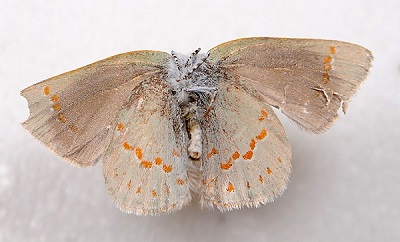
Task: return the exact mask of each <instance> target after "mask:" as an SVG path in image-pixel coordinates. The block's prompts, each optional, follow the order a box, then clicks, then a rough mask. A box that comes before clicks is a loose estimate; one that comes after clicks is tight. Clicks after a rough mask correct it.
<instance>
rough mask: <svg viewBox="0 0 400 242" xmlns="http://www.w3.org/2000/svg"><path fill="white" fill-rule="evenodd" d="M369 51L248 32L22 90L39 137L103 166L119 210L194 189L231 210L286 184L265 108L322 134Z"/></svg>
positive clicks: (282, 151)
mask: <svg viewBox="0 0 400 242" xmlns="http://www.w3.org/2000/svg"><path fill="white" fill-rule="evenodd" d="M372 59H373V57H372V55H371V52H370V51H369V50H367V49H365V48H363V47H361V46H358V45H355V44H350V43H346V42H341V41H333V40H317V39H286V38H264V37H260V38H243V39H237V40H233V41H229V42H226V43H223V44H220V45H218V46H216V47H214V48H212V49H211V50H210V51H208V52H207V53H201V52H200V49H197V50H195V51H194V52H193V53H192V54H191V55H184V54H180V53H176V52H171V54H168V53H165V52H160V51H147V50H146V51H133V52H127V53H123V54H119V55H115V56H112V57H109V58H107V59H104V60H100V61H97V62H95V63H93V64H90V65H87V66H84V67H81V68H79V69H76V70H73V71H70V72H67V73H64V74H61V75H59V76H55V77H52V78H50V79H47V80H44V81H42V82H39V83H37V84H35V85H33V86H30V87H28V88H26V89H24V90H23V91H22V92H21V95H22V96H23V97H25V98H26V99H27V100H28V105H29V110H30V116H29V118H28V119H27V120H26V121H25V122H24V123H23V127H25V129H27V130H28V131H29V132H30V133H31V134H32V135H33V136H34V137H35V138H37V139H38V140H39V141H40V142H42V143H43V144H44V145H46V146H47V147H48V148H49V149H50V150H52V151H53V152H54V153H55V154H57V155H58V156H60V157H61V158H63V159H65V160H66V161H68V162H69V163H71V164H72V165H75V166H77V167H88V166H94V165H95V164H96V163H97V162H98V161H99V160H102V162H103V174H104V178H105V184H106V187H107V190H108V192H109V194H110V197H111V198H112V200H113V201H114V202H115V204H116V206H117V207H118V208H120V209H121V210H123V211H125V212H128V213H134V214H136V215H158V214H168V213H172V212H175V211H178V210H180V209H181V208H182V207H183V206H185V205H187V204H188V203H189V202H190V201H191V198H192V196H193V195H195V194H197V195H198V196H199V197H200V205H201V207H202V208H214V207H216V208H218V209H219V210H221V211H230V210H233V209H239V208H242V207H258V206H260V205H261V204H265V203H268V202H271V201H273V200H274V199H275V198H277V197H278V196H280V195H281V194H282V193H283V192H284V190H285V189H286V187H287V184H288V181H289V175H290V172H291V148H290V145H289V142H288V138H287V135H286V133H285V130H284V128H283V127H282V125H281V123H280V121H279V119H278V118H277V116H276V115H275V113H274V111H273V109H272V107H274V108H277V109H280V110H281V111H282V112H283V113H284V114H285V115H286V116H288V117H289V118H290V119H291V120H293V121H294V122H295V123H297V124H298V125H299V126H300V127H301V128H302V129H304V130H306V131H309V132H311V133H322V132H325V131H326V130H327V129H328V128H329V127H330V126H331V125H332V123H333V122H334V121H335V120H336V118H337V117H338V112H339V109H341V110H342V111H343V112H346V109H347V105H348V103H349V102H350V99H351V97H352V96H353V95H354V94H355V93H356V91H357V89H358V87H359V86H360V84H361V83H362V82H363V80H364V79H365V78H366V76H367V73H368V70H369V68H370V66H371V61H372Z"/></svg>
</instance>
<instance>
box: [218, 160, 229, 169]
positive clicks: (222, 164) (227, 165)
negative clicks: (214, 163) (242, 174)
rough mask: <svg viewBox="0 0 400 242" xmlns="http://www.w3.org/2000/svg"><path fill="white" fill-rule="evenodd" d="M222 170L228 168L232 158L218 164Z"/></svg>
mask: <svg viewBox="0 0 400 242" xmlns="http://www.w3.org/2000/svg"><path fill="white" fill-rule="evenodd" d="M219 165H220V167H221V169H222V170H229V169H230V168H231V167H232V160H231V159H229V160H228V161H227V162H226V163H220V164H219Z"/></svg>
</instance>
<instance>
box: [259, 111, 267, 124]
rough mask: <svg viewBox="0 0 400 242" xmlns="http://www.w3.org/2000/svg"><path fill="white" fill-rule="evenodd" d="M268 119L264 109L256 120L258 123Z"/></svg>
mask: <svg viewBox="0 0 400 242" xmlns="http://www.w3.org/2000/svg"><path fill="white" fill-rule="evenodd" d="M266 118H268V112H267V110H265V109H262V110H261V116H260V117H259V118H258V121H263V120H264V119H266Z"/></svg>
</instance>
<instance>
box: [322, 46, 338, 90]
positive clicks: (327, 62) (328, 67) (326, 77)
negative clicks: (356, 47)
mask: <svg viewBox="0 0 400 242" xmlns="http://www.w3.org/2000/svg"><path fill="white" fill-rule="evenodd" d="M335 53H336V49H335V47H334V46H330V47H329V55H328V56H327V57H325V59H324V63H325V69H324V73H323V74H322V76H323V78H324V79H323V81H322V82H323V83H324V84H327V83H328V82H329V79H330V77H329V72H330V71H331V70H332V60H333V57H332V55H334V54H335Z"/></svg>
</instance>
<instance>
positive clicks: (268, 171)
mask: <svg viewBox="0 0 400 242" xmlns="http://www.w3.org/2000/svg"><path fill="white" fill-rule="evenodd" d="M267 173H268V175H270V174H271V173H272V170H271V169H270V168H269V167H267Z"/></svg>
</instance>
